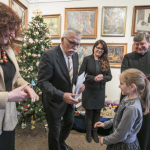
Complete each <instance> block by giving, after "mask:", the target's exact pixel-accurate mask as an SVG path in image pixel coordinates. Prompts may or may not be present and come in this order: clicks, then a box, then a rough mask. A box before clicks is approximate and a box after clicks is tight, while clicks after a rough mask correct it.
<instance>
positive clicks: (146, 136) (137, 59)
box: [121, 32, 150, 150]
mask: <svg viewBox="0 0 150 150" xmlns="http://www.w3.org/2000/svg"><path fill="white" fill-rule="evenodd" d="M133 40H134V45H135V51H134V52H132V53H129V54H126V55H125V56H124V59H123V62H122V65H121V72H122V71H124V70H126V69H129V68H135V69H138V70H140V71H142V72H143V73H144V74H145V75H146V76H147V79H148V80H150V51H149V50H148V48H149V46H150V44H149V41H150V35H149V34H148V33H147V32H139V33H138V34H137V35H135V37H134V39H133ZM121 97H122V98H123V96H121ZM137 137H138V140H139V143H140V147H141V149H142V150H149V149H150V114H147V115H143V125H142V128H141V130H140V132H139V133H138V136H137Z"/></svg>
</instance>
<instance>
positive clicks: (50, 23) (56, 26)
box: [43, 14, 61, 38]
mask: <svg viewBox="0 0 150 150" xmlns="http://www.w3.org/2000/svg"><path fill="white" fill-rule="evenodd" d="M43 18H44V22H45V23H46V24H47V28H48V29H49V32H50V35H51V38H60V36H61V35H60V32H61V26H60V14H58V15H43Z"/></svg>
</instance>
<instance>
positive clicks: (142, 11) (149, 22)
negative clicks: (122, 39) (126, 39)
mask: <svg viewBox="0 0 150 150" xmlns="http://www.w3.org/2000/svg"><path fill="white" fill-rule="evenodd" d="M140 31H147V32H149V33H150V5H148V6H134V9H133V21H132V35H135V34H136V33H137V32H140Z"/></svg>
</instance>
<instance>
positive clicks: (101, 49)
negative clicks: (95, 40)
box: [96, 46, 104, 51]
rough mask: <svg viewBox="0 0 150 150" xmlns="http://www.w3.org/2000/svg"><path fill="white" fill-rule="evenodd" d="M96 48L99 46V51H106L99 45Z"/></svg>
mask: <svg viewBox="0 0 150 150" xmlns="http://www.w3.org/2000/svg"><path fill="white" fill-rule="evenodd" d="M96 48H97V49H98V50H99V51H104V49H103V48H100V47H97V46H96Z"/></svg>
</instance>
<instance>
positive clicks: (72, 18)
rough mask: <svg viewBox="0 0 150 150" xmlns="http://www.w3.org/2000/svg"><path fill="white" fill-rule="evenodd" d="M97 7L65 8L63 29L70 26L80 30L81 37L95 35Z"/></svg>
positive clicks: (94, 36) (93, 36)
mask: <svg viewBox="0 0 150 150" xmlns="http://www.w3.org/2000/svg"><path fill="white" fill-rule="evenodd" d="M97 11H98V8H97V7H85V8H66V9H65V29H66V28H68V27H72V28H75V29H78V30H79V31H80V32H82V38H96V37H97Z"/></svg>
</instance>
